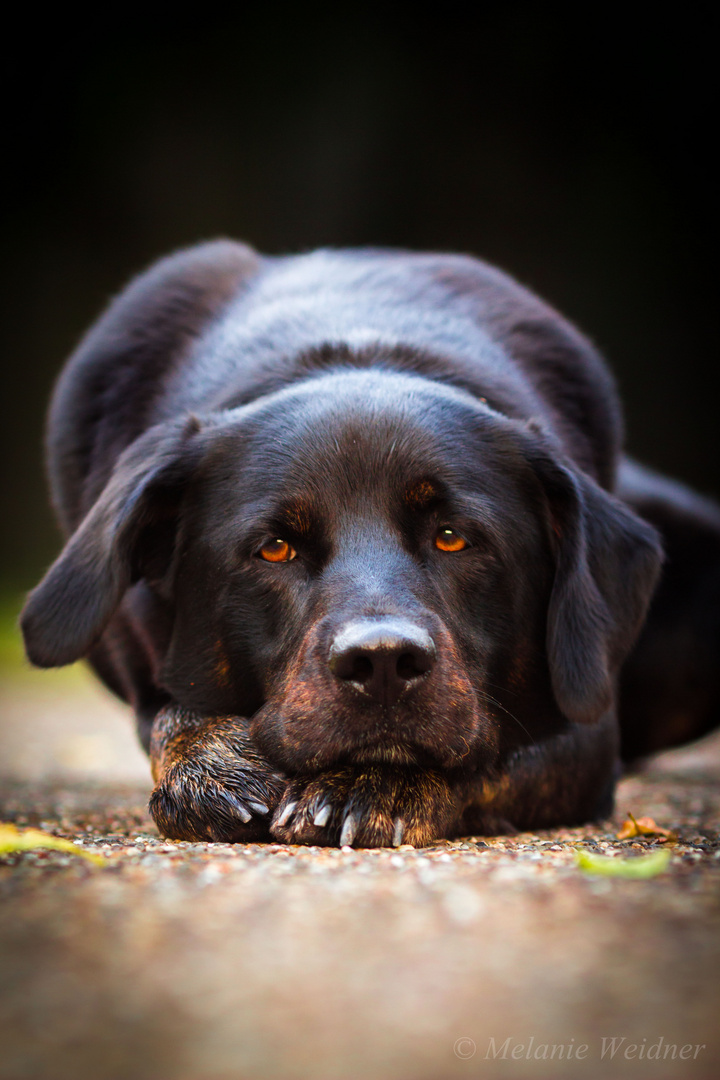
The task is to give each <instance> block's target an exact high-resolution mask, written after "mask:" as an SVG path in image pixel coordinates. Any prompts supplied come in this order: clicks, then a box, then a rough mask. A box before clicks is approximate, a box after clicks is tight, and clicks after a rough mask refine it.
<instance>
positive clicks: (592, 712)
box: [533, 453, 662, 723]
mask: <svg viewBox="0 0 720 1080" xmlns="http://www.w3.org/2000/svg"><path fill="white" fill-rule="evenodd" d="M533 465H534V467H535V471H536V473H537V474H538V475H539V477H540V479H541V481H542V484H543V487H544V490H545V494H546V497H547V500H548V510H549V514H550V520H551V526H552V533H553V542H554V544H555V547H556V559H557V562H556V570H555V581H554V584H553V589H552V594H551V597H550V604H549V608H548V618H547V655H548V663H549V667H550V676H551V679H552V686H553V690H554V693H555V698H556V700H557V703H558V705H559V706H560V708H561V709H562V711H563V713H564V714H565V716H567V717H568V719H570V720H576V721H580V722H583V723H591V722H592V721H594V720H597V719H598V718H599V717H600V716H601V715H602V714H603V712H604V711H605V710H606V709H607V708H608V707H609V706H610V704H611V702H612V698H613V686H614V680H615V677H616V674H617V672H618V669H619V667H620V665H621V664H622V662H623V660H624V659H625V657H626V656H627V654H628V653H629V651H630V649H631V648H632V646H633V644H634V642H635V639H636V638H637V636H638V634H639V632H640V629H641V627H642V624H643V621H644V619H645V615H646V613H647V609H648V606H649V603H650V600H651V598H652V594H653V592H654V589H655V586H656V584H657V580H658V576H659V573H660V567H661V564H662V548H661V544H660V537H659V535H658V533H657V532H656V531H655V529H653V527H652V526H651V525H649V524H648V523H647V522H645V521H642V520H641V519H640V518H639V517H637V516H636V515H635V514H633V513H632V511H631V510H629V509H628V507H627V506H625V505H624V504H623V503H622V502H620V500H619V499H617V498H615V496H614V495H610V494H609V493H608V492H607V491H605V490H604V489H603V488H601V487H600V486H599V485H598V484H596V483H595V481H594V480H592V479H591V478H590V477H588V476H586V475H585V474H584V473H582V472H581V471H580V470H577V469H575V468H574V467H572V466H570V465H565V464H561V463H559V462H558V461H557V460H556V459H555V458H554V456H553V455H550V454H547V453H540V454H535V455H534V460H533Z"/></svg>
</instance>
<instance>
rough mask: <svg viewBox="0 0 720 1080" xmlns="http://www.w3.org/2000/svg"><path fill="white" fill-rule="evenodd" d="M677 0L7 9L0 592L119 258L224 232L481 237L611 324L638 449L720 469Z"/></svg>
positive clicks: (709, 248)
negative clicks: (76, 362) (46, 428)
mask: <svg viewBox="0 0 720 1080" xmlns="http://www.w3.org/2000/svg"><path fill="white" fill-rule="evenodd" d="M401 8H402V9H404V10H401ZM674 10H675V15H674V17H673V18H672V19H671V18H670V17H669V16H666V17H665V19H664V20H663V19H661V18H660V16H659V15H658V11H659V9H657V8H656V9H651V8H647V9H646V11H647V12H648V19H650V18H652V21H648V22H646V23H645V24H642V23H641V22H639V21H638V22H636V23H632V24H631V23H629V22H628V21H627V18H626V17H624V16H623V17H621V16H619V15H618V14H617V13H616V14H613V10H612V9H608V10H607V11H606V10H605V9H604V8H603V7H602V6H594V7H593V8H591V9H588V8H584V9H583V8H580V7H576V8H574V9H570V6H569V5H568V6H565V5H558V6H557V7H552V6H549V5H541V4H527V5H526V4H521V3H505V4H485V5H483V4H469V3H467V4H465V3H454V2H450V3H446V4H445V5H434V6H432V7H431V6H430V5H426V6H424V7H412V8H411V7H410V6H409V5H407V6H405V5H402V6H401V5H398V6H397V8H396V7H394V6H391V5H386V7H385V9H384V10H382V12H381V9H380V8H378V7H374V6H369V7H367V8H366V9H365V10H363V11H362V12H360V13H359V14H357V15H355V14H350V13H349V12H348V11H347V10H346V11H340V10H339V9H337V8H336V9H332V8H330V7H329V6H328V7H325V6H318V7H315V8H313V7H309V8H307V9H305V8H301V7H300V6H295V7H291V6H290V5H265V6H264V9H263V10H262V11H258V10H254V9H251V8H250V6H249V5H242V4H241V5H235V6H234V7H233V9H232V11H233V14H229V15H223V16H222V17H220V16H219V15H218V14H217V13H215V11H211V10H210V9H202V8H201V9H196V10H194V11H193V13H192V16H187V17H185V18H181V17H180V16H179V15H178V16H173V17H171V16H168V17H167V19H165V20H162V19H161V18H160V17H159V16H158V18H157V21H156V22H154V23H153V22H148V16H147V14H146V13H145V12H142V13H141V12H140V11H139V10H137V11H133V10H129V9H125V8H118V9H117V11H114V10H113V14H112V16H108V14H107V13H105V12H104V13H103V14H102V16H101V14H100V9H98V10H97V11H96V13H95V14H87V15H86V16H84V17H82V18H81V17H80V15H79V14H77V13H72V12H69V11H68V10H66V9H63V8H59V9H56V13H55V14H54V15H51V16H42V17H41V16H40V15H39V14H38V12H37V10H35V9H32V10H28V12H27V13H26V14H23V13H22V12H20V13H19V20H20V21H19V23H18V28H17V30H16V31H15V32H13V35H12V36H9V37H8V38H7V40H6V47H5V50H4V52H5V56H4V78H5V79H6V87H5V92H4V102H5V113H6V119H5V124H4V128H3V143H4V148H5V155H4V156H5V166H4V170H3V177H2V182H3V185H4V193H3V194H4V198H3V203H2V206H3V211H4V219H5V220H4V222H3V228H2V244H3V245H4V247H5V252H4V257H3V271H4V275H5V283H4V286H3V296H4V300H5V313H4V316H3V320H2V331H3V333H4V335H5V340H4V342H3V351H2V358H1V376H2V386H1V387H0V393H1V394H2V403H3V405H2V424H1V425H0V430H1V432H2V439H3V447H2V450H1V452H0V460H1V461H2V468H3V487H2V506H1V511H2V529H1V530H0V544H1V553H0V556H1V559H2V562H1V564H0V566H1V578H0V587H1V588H2V590H3V594H4V595H5V596H6V597H8V596H9V595H10V594H12V595H13V596H16V595H18V594H19V593H20V592H21V591H22V590H23V589H25V588H27V587H29V586H31V585H32V584H34V582H35V580H36V579H37V577H38V575H39V573H40V572H41V570H42V569H43V567H44V566H45V565H46V564H47V562H48V561H49V560H50V559H51V558H52V557H53V555H54V554H55V552H56V550H57V547H58V536H57V533H56V531H55V527H54V525H53V522H52V518H51V515H50V513H49V511H48V509H47V499H46V495H45V490H44V480H43V474H42V453H41V439H42V424H43V417H44V412H45V408H46V402H47V398H48V395H49V392H50V388H51V386H52V383H53V380H54V377H55V375H56V374H57V372H58V370H59V368H60V366H61V364H62V362H63V360H64V358H65V357H66V356H67V354H68V353H69V352H70V351H71V350H72V348H73V347H74V345H75V344H76V342H77V341H78V338H79V337H80V335H81V334H82V333H83V332H84V330H85V329H86V328H87V326H88V325H89V323H90V322H91V321H92V319H93V318H94V317H95V316H96V315H97V314H98V313H99V311H100V310H101V309H102V308H103V306H104V305H105V303H106V302H107V300H108V298H109V297H110V296H111V295H113V294H114V293H115V292H117V291H118V289H119V288H120V287H121V286H122V285H123V283H124V282H125V281H126V279H127V278H128V277H129V276H130V275H132V274H133V273H135V272H136V271H138V270H139V269H141V268H142V267H143V266H145V265H146V264H147V263H149V262H150V261H152V260H153V259H155V258H156V257H157V256H160V255H162V254H164V253H166V252H168V251H170V250H172V249H173V248H177V247H179V246H182V245H185V244H189V243H192V242H194V241H197V240H201V239H204V238H210V237H215V236H219V235H225V236H231V237H237V238H242V239H245V240H247V241H249V242H250V243H252V244H254V245H255V246H257V247H258V248H260V249H261V250H264V251H268V252H273V253H277V252H286V251H297V250H302V249H307V248H312V247H315V246H317V245H321V244H334V245H351V244H367V243H371V244H387V245H401V246H407V247H411V248H434V249H451V250H459V251H466V252H472V253H476V254H479V255H482V256H484V257H486V258H488V259H490V260H491V261H493V262H496V263H498V264H499V265H500V266H502V267H503V268H505V269H507V270H509V271H510V272H511V273H513V274H514V275H515V276H516V277H518V278H519V279H520V280H521V281H523V282H525V283H527V284H529V285H530V286H532V287H533V288H534V289H536V290H537V291H538V292H539V293H540V294H541V295H543V296H544V297H545V298H547V299H549V300H550V301H551V302H552V303H554V304H555V305H556V306H557V307H559V308H560V309H561V310H562V311H563V312H564V313H565V314H567V315H569V316H570V317H571V318H573V319H574V320H575V321H576V322H577V323H578V324H579V325H580V326H581V327H582V328H583V329H584V330H585V331H586V332H587V333H588V334H589V335H590V336H591V337H592V338H594V340H595V341H596V342H597V343H598V345H599V346H600V347H601V348H602V349H603V350H604V352H605V354H606V356H607V357H608V359H609V361H610V363H611V365H612V367H613V369H614V371H615V373H616V376H617V378H618V381H619V384H620V387H621V391H622V394H623V397H624V400H625V402H626V407H627V428H628V445H629V447H630V449H631V450H632V452H633V453H635V454H636V455H638V456H640V457H642V458H643V459H644V460H646V461H647V462H649V463H652V464H654V465H656V466H658V467H660V468H662V469H664V470H666V471H668V472H670V473H672V474H674V475H676V476H678V477H680V478H682V479H685V480H686V481H689V482H690V483H692V484H694V485H696V486H698V487H699V488H700V489H701V490H704V491H706V492H709V493H715V494H717V493H718V471H717V427H718V425H717V420H716V412H717V406H716V402H715V398H714V394H713V391H714V383H715V380H714V377H713V371H712V368H711V364H714V363H715V340H716V334H715V325H714V324H715V316H714V312H713V304H714V300H715V290H714V287H713V286H712V285H711V277H712V271H713V270H714V264H715V252H714V248H713V245H712V243H711V242H710V240H709V235H708V234H709V230H710V222H711V207H712V206H714V199H713V200H712V201H711V194H710V165H709V156H708V154H709V149H708V148H709V147H711V146H712V145H713V143H714V142H715V136H714V131H713V125H712V123H711V118H712V116H713V114H712V113H711V110H710V92H711V86H710V73H711V71H712V70H713V67H714V58H713V57H712V56H711V55H710V32H709V27H708V26H706V25H704V23H703V21H702V11H703V10H704V9H703V8H696V9H693V10H694V14H692V13H691V12H690V10H689V9H688V14H687V17H686V16H685V13H684V11H683V10H682V9H674ZM707 10H708V11H709V9H707ZM573 11H574V14H573ZM616 11H617V9H616ZM100 18H102V20H103V21H102V22H101V21H99V20H100ZM110 18H112V20H113V21H112V22H111V21H110ZM691 18H692V19H693V20H694V21H693V22H690V19H691ZM713 284H714V283H713Z"/></svg>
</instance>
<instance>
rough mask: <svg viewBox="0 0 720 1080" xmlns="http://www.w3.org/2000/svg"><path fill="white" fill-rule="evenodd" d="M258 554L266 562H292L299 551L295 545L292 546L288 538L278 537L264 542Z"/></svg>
mask: <svg viewBox="0 0 720 1080" xmlns="http://www.w3.org/2000/svg"><path fill="white" fill-rule="evenodd" d="M258 555H259V556H260V558H261V559H265V561H266V562H290V560H291V559H294V558H295V556H296V555H297V551H296V550H295V548H294V547H290V545H289V544H288V542H287V540H280V539H279V538H276V539H275V540H268V542H267V543H266V544H263V546H262V547H261V548H260V550H259V552H258Z"/></svg>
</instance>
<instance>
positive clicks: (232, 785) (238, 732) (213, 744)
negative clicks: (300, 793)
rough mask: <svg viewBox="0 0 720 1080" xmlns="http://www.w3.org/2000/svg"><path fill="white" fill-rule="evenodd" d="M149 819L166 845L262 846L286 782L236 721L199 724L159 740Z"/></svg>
mask: <svg viewBox="0 0 720 1080" xmlns="http://www.w3.org/2000/svg"><path fill="white" fill-rule="evenodd" d="M157 760H158V762H159V765H158V766H156V773H157V778H158V784H157V786H156V787H155V789H154V791H153V793H152V795H151V796H150V813H151V814H152V816H153V818H154V819H155V824H156V825H157V827H158V829H159V830H160V832H161V833H162V834H163V836H167V837H169V838H170V839H171V840H196V841H202V840H215V841H220V842H225V843H234V842H238V841H240V842H242V841H250V840H263V839H265V840H267V839H269V836H268V827H269V824H270V815H271V814H272V812H273V810H274V809H275V807H276V806H277V804H278V802H279V800H280V798H281V796H282V793H283V790H284V788H285V784H286V780H285V778H284V777H283V776H281V775H280V774H279V773H278V772H277V771H276V770H275V769H273V767H272V766H271V765H270V764H269V762H268V761H267V760H266V759H265V758H263V757H262V756H261V754H260V753H259V752H258V751H257V750H256V749H255V747H254V744H253V743H252V742H251V740H250V738H249V736H248V734H247V725H246V722H245V721H244V720H242V719H241V718H230V719H225V718H224V719H222V720H215V719H213V720H203V721H202V722H198V723H197V724H195V725H193V727H192V728H190V729H183V730H182V731H179V732H178V733H176V734H173V736H172V737H171V738H167V737H166V738H165V742H164V744H163V746H162V752H161V753H160V754H159V755H158V758H157Z"/></svg>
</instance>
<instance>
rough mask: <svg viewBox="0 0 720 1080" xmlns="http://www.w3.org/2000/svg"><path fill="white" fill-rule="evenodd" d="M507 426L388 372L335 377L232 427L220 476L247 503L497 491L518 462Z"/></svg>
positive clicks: (236, 417) (247, 412) (455, 396)
mask: <svg viewBox="0 0 720 1080" xmlns="http://www.w3.org/2000/svg"><path fill="white" fill-rule="evenodd" d="M514 442H515V439H514V438H513V435H512V432H511V431H510V430H509V422H508V421H507V419H506V418H504V417H501V416H500V415H499V414H498V413H496V412H494V410H492V409H491V408H489V407H488V406H487V405H486V404H484V403H483V402H481V401H478V400H477V399H475V398H473V397H472V396H471V395H470V394H469V393H467V392H466V391H464V390H462V389H458V388H455V387H453V386H451V385H446V384H441V383H435V382H432V381H430V380H428V379H425V378H422V377H418V376H414V375H407V374H404V373H396V372H391V371H382V370H381V371H354V370H348V371H338V372H333V373H331V374H327V375H323V376H318V377H315V378H312V379H308V380H305V381H304V382H302V383H300V384H296V385H293V386H289V387H287V388H284V389H283V390H280V391H278V392H277V393H275V394H272V395H268V396H267V397H265V398H263V399H260V400H259V401H257V402H254V403H252V404H251V405H249V406H243V407H242V408H240V409H238V410H235V411H234V414H233V413H230V414H228V417H227V423H226V426H225V428H224V430H223V435H222V440H221V449H222V453H221V454H216V455H215V456H216V468H217V469H218V471H219V472H221V473H222V475H223V476H224V477H225V479H226V481H227V483H228V484H229V485H230V486H235V485H236V486H237V492H238V496H240V497H243V498H244V499H247V500H249V501H253V502H255V501H257V500H258V499H263V498H271V497H277V496H285V497H293V496H294V495H296V494H300V493H302V494H304V495H306V496H307V497H309V498H310V499H312V501H314V502H321V503H322V502H327V501H328V500H330V501H331V500H333V499H336V498H338V497H343V498H345V497H347V495H348V494H350V493H353V492H359V491H361V490H362V491H364V492H365V493H367V491H368V490H371V491H372V492H374V493H381V492H382V491H383V490H385V491H387V490H388V489H393V490H398V489H399V488H400V489H402V490H403V491H408V492H410V493H412V492H414V493H415V496H416V497H417V499H418V500H419V501H422V499H423V497H424V496H425V495H427V494H429V490H428V489H427V488H424V487H423V485H424V484H425V483H426V482H427V481H429V480H431V479H432V478H433V477H437V478H438V479H439V480H440V481H442V482H444V483H446V484H447V485H448V486H449V487H451V488H465V487H467V485H468V484H471V486H472V488H473V490H477V489H478V488H483V487H484V486H486V485H487V486H488V488H489V489H492V487H494V486H495V484H496V483H497V481H498V477H499V474H501V473H502V474H503V476H504V477H505V479H507V472H508V469H510V471H512V464H513V462H515V461H519V455H514V454H513V453H512V446H513V443H514Z"/></svg>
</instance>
